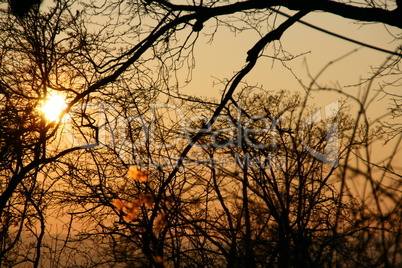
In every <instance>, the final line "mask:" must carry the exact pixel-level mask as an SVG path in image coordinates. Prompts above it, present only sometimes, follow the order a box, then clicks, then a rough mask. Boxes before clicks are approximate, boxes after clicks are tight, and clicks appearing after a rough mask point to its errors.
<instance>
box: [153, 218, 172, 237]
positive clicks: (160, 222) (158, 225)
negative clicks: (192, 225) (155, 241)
mask: <svg viewBox="0 0 402 268" xmlns="http://www.w3.org/2000/svg"><path fill="white" fill-rule="evenodd" d="M167 224H168V222H167V220H166V214H165V213H163V212H161V213H159V215H158V216H157V217H156V218H155V223H154V229H153V232H154V234H155V235H158V234H160V232H161V231H162V229H163V228H165V227H166V226H167Z"/></svg>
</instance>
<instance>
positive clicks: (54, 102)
mask: <svg viewBox="0 0 402 268" xmlns="http://www.w3.org/2000/svg"><path fill="white" fill-rule="evenodd" d="M66 108H67V104H66V99H65V97H64V96H62V95H53V96H49V97H48V98H47V99H46V101H45V102H44V103H43V106H42V108H41V109H40V110H41V111H42V113H43V115H44V116H45V118H46V119H47V120H49V121H51V122H53V121H56V120H58V119H60V118H59V117H60V114H61V113H62V112H63V110H65V109H66Z"/></svg>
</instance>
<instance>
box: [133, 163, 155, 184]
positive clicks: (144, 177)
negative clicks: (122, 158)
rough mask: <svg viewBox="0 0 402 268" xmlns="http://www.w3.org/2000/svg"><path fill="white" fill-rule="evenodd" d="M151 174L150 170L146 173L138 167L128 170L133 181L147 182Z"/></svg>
mask: <svg viewBox="0 0 402 268" xmlns="http://www.w3.org/2000/svg"><path fill="white" fill-rule="evenodd" d="M149 173H150V172H149V170H145V171H141V170H139V169H138V167H137V166H136V165H133V166H131V167H130V168H129V169H128V176H129V177H130V178H132V179H133V180H137V181H140V182H147V181H148V177H149Z"/></svg>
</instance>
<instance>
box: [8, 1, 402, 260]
mask: <svg viewBox="0 0 402 268" xmlns="http://www.w3.org/2000/svg"><path fill="white" fill-rule="evenodd" d="M30 10H31V11H32V12H31V11H30ZM400 10H401V8H400V5H399V3H397V2H396V3H394V2H392V3H387V2H380V1H359V2H358V3H357V2H352V1H346V2H345V1H325V0H318V1H266V0H264V1H263V0H251V1H240V2H222V1H200V2H192V3H181V2H180V3H177V4H176V3H175V2H174V1H164V0H155V1H105V2H103V3H97V2H93V1H88V2H86V1H83V2H82V3H79V2H77V1H74V0H60V1H55V2H54V3H49V4H47V5H44V4H43V5H41V6H40V3H39V2H29V3H19V2H15V1H12V2H10V8H9V7H6V8H4V7H3V9H2V10H1V11H0V12H1V15H0V16H1V17H0V19H1V22H0V40H1V44H2V45H1V54H0V72H1V78H0V93H1V94H0V99H1V103H0V118H1V120H2V121H1V122H2V123H1V125H0V144H1V147H0V153H1V155H0V160H1V162H0V177H1V182H0V189H1V193H0V194H1V196H0V220H1V230H0V232H1V233H0V241H1V242H0V245H1V247H0V248H1V253H0V266H5V267H13V266H17V265H27V266H33V267H45V266H48V265H50V266H57V267H60V266H66V267H69V266H85V267H89V266H94V267H95V266H107V265H109V266H114V267H116V266H117V267H118V266H130V267H142V266H143V267H149V266H151V267H163V266H174V267H204V266H214V267H221V266H227V267H263V266H275V267H317V266H338V265H339V266H342V265H344V266H358V265H359V266H384V267H397V266H399V265H401V246H400V245H401V243H400V239H401V223H400V220H399V218H400V209H399V208H400V201H401V196H400V190H401V183H400V177H401V175H400V170H399V169H398V168H399V167H398V166H397V165H396V160H395V159H396V158H397V154H398V149H399V148H400V138H401V135H400V134H401V131H400V129H401V128H400V122H399V121H398V119H400V96H401V94H400V93H399V92H398V91H395V90H393V88H397V87H398V86H400V79H399V76H400V75H401V73H400V67H399V64H400V55H401V53H400V50H395V51H388V50H385V49H383V48H379V47H375V46H373V45H370V44H365V43H363V42H360V41H358V40H352V39H350V38H346V37H344V36H340V35H338V34H335V33H332V32H330V31H328V30H325V29H321V28H319V27H317V26H315V25H311V24H309V23H307V22H304V21H303V18H304V17H306V16H307V15H308V14H311V13H315V12H323V13H324V14H333V15H338V16H341V17H343V18H345V19H350V20H352V21H357V22H362V23H381V24H384V25H386V26H387V27H395V28H396V29H401V28H402V20H401V19H400V18H401V16H400V15H401V14H400ZM279 15H280V16H284V17H285V18H286V19H285V20H284V21H283V22H281V23H279V22H277V20H276V19H275V18H276V16H279ZM273 21H275V22H273ZM298 23H303V24H305V25H307V26H309V27H312V28H314V29H316V30H320V31H323V32H325V33H327V34H331V35H333V36H335V37H338V38H343V39H345V40H348V41H352V42H354V43H357V44H359V45H362V46H366V47H368V48H370V49H376V50H378V51H382V52H385V53H387V54H388V55H389V56H388V58H387V60H386V61H385V63H384V64H383V65H382V66H380V67H378V68H373V74H372V76H370V77H369V78H367V79H365V80H362V81H361V83H360V84H359V85H358V86H356V87H354V88H358V87H360V90H361V94H351V93H349V91H347V90H344V89H343V88H339V87H337V86H328V85H324V84H322V83H321V80H320V78H321V75H322V74H323V73H325V71H326V68H327V67H328V66H329V65H331V64H335V63H336V62H337V61H334V62H331V63H329V64H328V65H327V66H326V67H324V68H323V69H322V70H321V71H320V72H319V73H318V75H311V81H310V83H309V84H306V85H305V84H303V83H301V81H299V82H300V83H301V85H302V86H303V89H304V90H305V94H296V93H295V94H293V93H290V92H289V91H279V92H271V91H267V90H264V89H261V88H260V87H259V86H254V85H248V84H247V83H246V81H245V80H246V78H247V77H248V75H249V74H250V73H251V71H252V70H254V69H255V67H256V65H257V63H261V59H262V58H266V56H268V57H270V58H272V60H273V61H275V62H276V61H278V62H281V63H282V64H284V65H286V62H287V61H288V60H290V59H291V58H292V57H288V55H287V54H286V53H283V51H282V48H280V47H279V48H278V47H277V46H276V45H277V44H278V43H279V41H281V40H282V36H283V35H284V34H287V33H288V30H289V29H291V28H292V27H294V25H296V24H298ZM211 25H213V26H212V27H213V29H214V30H213V31H212V32H211V31H207V29H211ZM221 29H230V30H233V31H234V32H240V31H249V30H251V31H256V32H257V33H258V35H259V36H260V38H259V40H255V43H254V44H253V45H252V46H250V48H248V49H247V51H244V53H243V54H242V55H238V56H239V57H242V58H244V60H245V62H244V66H241V67H236V66H228V68H231V70H230V72H231V74H232V68H235V69H237V70H238V71H236V72H235V73H234V75H233V76H232V77H229V78H228V79H227V80H222V81H218V83H217V85H215V86H216V87H217V88H219V90H220V91H221V92H222V93H221V97H220V98H219V99H218V100H215V99H206V98H200V97H196V96H195V95H192V96H187V95H185V94H183V92H181V90H180V89H181V88H183V87H186V86H188V83H189V81H190V80H191V77H192V75H193V71H196V69H195V64H196V62H197V61H196V58H195V53H194V51H195V47H196V45H200V41H199V40H200V38H201V36H202V35H203V34H207V35H209V36H210V38H211V41H213V39H214V38H215V37H217V36H219V35H220V30H221ZM398 38H399V37H396V39H395V40H397V41H398V40H399V39H398ZM384 55H386V54H384ZM342 59H343V58H342ZM342 59H339V61H340V60H342ZM211 64H214V59H213V60H211ZM183 73H184V74H183ZM183 77H185V78H183ZM296 79H297V78H296ZM316 91H318V92H325V91H327V92H331V93H337V94H338V96H339V101H338V102H336V103H333V104H330V105H329V106H325V107H324V108H323V109H324V110H325V116H324V113H323V112H319V110H320V109H319V108H314V107H313V106H310V105H309V103H310V101H311V99H310V96H311V95H312V94H313V93H314V92H316ZM54 92H57V93H60V94H63V95H65V97H66V100H67V108H66V110H65V111H64V112H63V114H61V115H60V116H59V119H58V120H55V121H52V122H49V120H47V119H46V117H45V116H44V114H43V113H42V112H41V110H40V107H41V105H43V102H44V101H45V100H46V99H47V98H48V96H49V95H51V94H53V93H54ZM372 94H373V95H374V97H372ZM380 94H383V95H386V96H388V97H389V98H390V99H391V100H392V101H393V102H391V103H390V104H389V108H390V112H389V113H388V114H386V115H384V116H383V117H382V118H380V119H378V120H371V119H370V117H369V115H368V111H369V110H370V109H371V105H372V103H373V100H377V99H378V98H379V97H380V96H383V95H380ZM325 105H327V104H325ZM321 108H322V107H321ZM374 109H375V108H374ZM321 110H322V109H321ZM317 111H318V112H317ZM63 116H65V118H64V119H63ZM62 119H63V120H62ZM376 140H381V141H384V142H388V144H392V143H394V145H393V147H392V148H391V149H392V150H390V152H389V154H388V155H387V156H386V157H385V159H383V160H381V161H377V160H374V157H375V153H374V154H373V153H372V148H376V147H374V146H375V142H376ZM355 185H360V186H356V187H355ZM361 185H363V186H361ZM353 187H355V188H356V189H353ZM53 215H55V216H53ZM56 223H57V224H56ZM54 226H63V228H64V229H65V230H63V231H59V230H56V231H55V229H57V228H58V227H57V228H56V227H54Z"/></svg>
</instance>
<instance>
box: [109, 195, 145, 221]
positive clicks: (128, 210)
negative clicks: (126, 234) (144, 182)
mask: <svg viewBox="0 0 402 268" xmlns="http://www.w3.org/2000/svg"><path fill="white" fill-rule="evenodd" d="M112 205H113V206H114V207H115V208H116V210H117V211H118V212H121V213H122V215H124V216H123V218H124V220H126V221H134V220H136V219H137V218H138V213H139V210H140V206H141V204H140V203H139V201H138V200H136V201H134V202H125V203H124V202H123V201H121V200H120V199H113V200H112Z"/></svg>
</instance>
